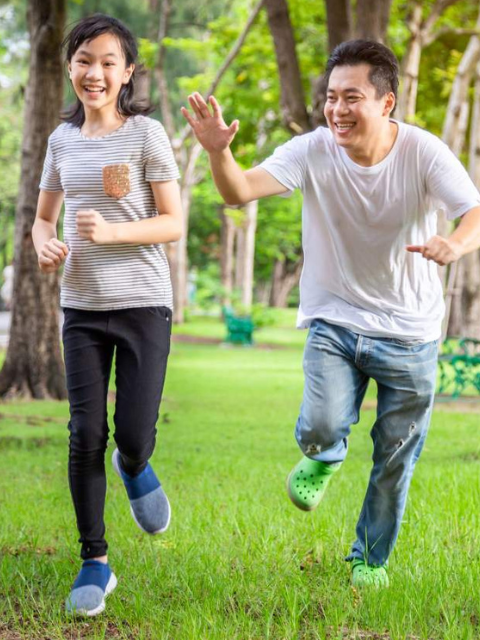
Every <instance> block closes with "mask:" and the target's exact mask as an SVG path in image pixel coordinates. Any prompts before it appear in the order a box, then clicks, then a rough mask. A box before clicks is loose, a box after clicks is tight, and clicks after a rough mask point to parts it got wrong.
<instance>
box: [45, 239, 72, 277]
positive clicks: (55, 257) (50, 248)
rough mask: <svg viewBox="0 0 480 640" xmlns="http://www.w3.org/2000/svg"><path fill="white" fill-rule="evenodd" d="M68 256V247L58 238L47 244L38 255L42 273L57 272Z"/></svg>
mask: <svg viewBox="0 0 480 640" xmlns="http://www.w3.org/2000/svg"><path fill="white" fill-rule="evenodd" d="M67 255H68V247H67V245H66V244H65V243H64V242H61V241H60V240H58V239H57V238H52V239H51V240H49V241H48V242H45V244H44V245H43V247H42V248H41V249H40V253H39V254H38V266H39V267H40V271H41V272H42V273H53V272H54V271H57V269H58V268H59V267H60V265H61V264H62V262H63V261H64V260H65V258H66V257H67Z"/></svg>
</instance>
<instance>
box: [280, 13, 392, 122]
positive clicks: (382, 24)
mask: <svg viewBox="0 0 480 640" xmlns="http://www.w3.org/2000/svg"><path fill="white" fill-rule="evenodd" d="M272 2H273V0H272ZM391 2H392V0H357V8H356V17H357V20H356V22H357V26H356V29H355V37H356V38H368V39H370V40H378V41H379V42H384V41H385V36H386V32H387V27H388V21H389V17H390V8H391ZM326 8H327V28H328V47H329V51H330V53H331V52H332V51H333V49H334V48H335V47H336V46H337V45H338V44H340V43H341V42H345V41H346V40H350V39H351V38H352V37H353V27H352V12H351V2H350V0H326ZM326 89H327V88H326V86H325V81H324V78H323V74H322V75H321V76H319V77H318V78H317V80H316V81H315V82H314V86H313V100H312V118H311V121H312V127H318V126H320V125H325V124H326V121H325V117H324V115H323V109H324V106H325V101H326Z"/></svg>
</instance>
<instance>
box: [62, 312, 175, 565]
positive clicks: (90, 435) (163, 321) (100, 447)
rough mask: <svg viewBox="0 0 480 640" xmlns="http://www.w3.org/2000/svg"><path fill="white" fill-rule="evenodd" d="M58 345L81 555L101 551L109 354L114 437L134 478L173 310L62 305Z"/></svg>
mask: <svg viewBox="0 0 480 640" xmlns="http://www.w3.org/2000/svg"><path fill="white" fill-rule="evenodd" d="M64 312H65V320H64V324H63V344H64V357H65V367H66V372H67V388H68V399H69V402H70V422H69V425H68V428H69V431H70V454H69V465H68V478H69V483H70V491H71V494H72V499H73V504H74V506H75V513H76V516H77V526H78V530H79V532H80V540H79V542H80V543H81V544H82V549H81V557H82V558H84V559H87V558H95V557H98V556H103V555H105V554H106V552H107V547H108V545H107V543H106V541H105V537H104V536H105V524H104V520H103V515H104V507H105V493H106V478H105V450H106V448H107V441H108V424H107V394H108V382H109V379H110V372H111V369H112V362H113V356H114V353H115V384H116V400H115V414H114V418H113V419H114V423H115V434H114V438H115V442H116V444H117V447H118V449H119V451H120V454H121V457H122V467H123V468H124V469H125V471H126V472H127V473H128V474H130V475H132V476H134V475H137V474H138V473H140V472H141V471H142V470H143V469H144V468H145V466H146V464H147V462H148V459H149V458H150V456H151V455H152V452H153V450H154V448H155V435H156V427H155V425H156V423H157V419H158V409H159V406H160V400H161V397H162V391H163V383H164V380H165V371H166V367H167V359H168V354H169V351H170V331H171V324H172V317H171V311H170V309H168V308H167V307H140V308H135V309H121V310H117V311H83V310H78V309H65V310H64Z"/></svg>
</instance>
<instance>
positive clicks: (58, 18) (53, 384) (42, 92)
mask: <svg viewBox="0 0 480 640" xmlns="http://www.w3.org/2000/svg"><path fill="white" fill-rule="evenodd" d="M27 17H28V27H29V32H30V45H31V49H30V70H29V79H28V84H27V88H26V93H25V118H24V121H25V128H24V132H23V145H22V160H21V178H20V189H19V197H18V201H17V209H16V219H15V243H14V270H15V271H14V282H13V301H12V320H11V326H10V340H9V345H8V350H7V355H6V359H5V364H4V366H3V369H2V371H1V372H0V395H1V396H4V397H5V396H6V397H14V396H23V397H33V398H48V397H51V398H59V399H60V398H65V397H66V390H65V376H64V367H63V362H62V357H61V353H60V340H59V325H58V277H57V275H56V274H51V275H43V274H42V273H41V272H40V270H39V269H38V266H37V265H38V263H37V256H36V254H35V250H34V248H33V243H32V235H31V231H32V226H33V221H34V219H35V210H36V204H37V199H38V184H39V182H40V177H41V173H42V166H43V160H44V157H45V152H46V148H47V140H48V136H49V134H50V133H51V132H52V130H53V129H54V127H55V125H56V124H57V122H58V114H59V112H60V108H61V103H62V78H63V68H62V59H61V42H62V38H63V28H64V24H65V2H64V0H45V1H44V2H38V1H35V0H30V1H29V4H28V13H27Z"/></svg>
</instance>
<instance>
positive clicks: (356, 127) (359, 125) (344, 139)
mask: <svg viewBox="0 0 480 640" xmlns="http://www.w3.org/2000/svg"><path fill="white" fill-rule="evenodd" d="M370 71H371V67H370V65H368V64H359V65H355V66H336V67H334V68H333V70H332V73H331V74H330V78H329V82H328V89H327V102H326V104H325V109H324V114H325V118H326V120H327V123H328V126H329V128H330V130H331V132H332V133H333V135H334V137H335V141H336V142H337V144H339V145H340V146H342V147H344V149H345V150H347V151H349V152H351V153H353V154H354V155H357V154H361V153H362V151H363V150H364V149H366V148H368V147H369V146H371V143H372V141H374V140H375V139H376V138H378V137H379V136H381V135H382V133H381V132H382V131H388V128H387V127H385V124H386V123H388V121H389V115H390V112H391V111H392V109H393V107H394V105H395V97H394V95H393V93H391V92H390V93H387V94H385V95H384V96H382V97H380V98H379V97H378V96H377V90H376V88H375V86H374V85H373V84H372V83H371V82H370V79H369V73H370Z"/></svg>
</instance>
